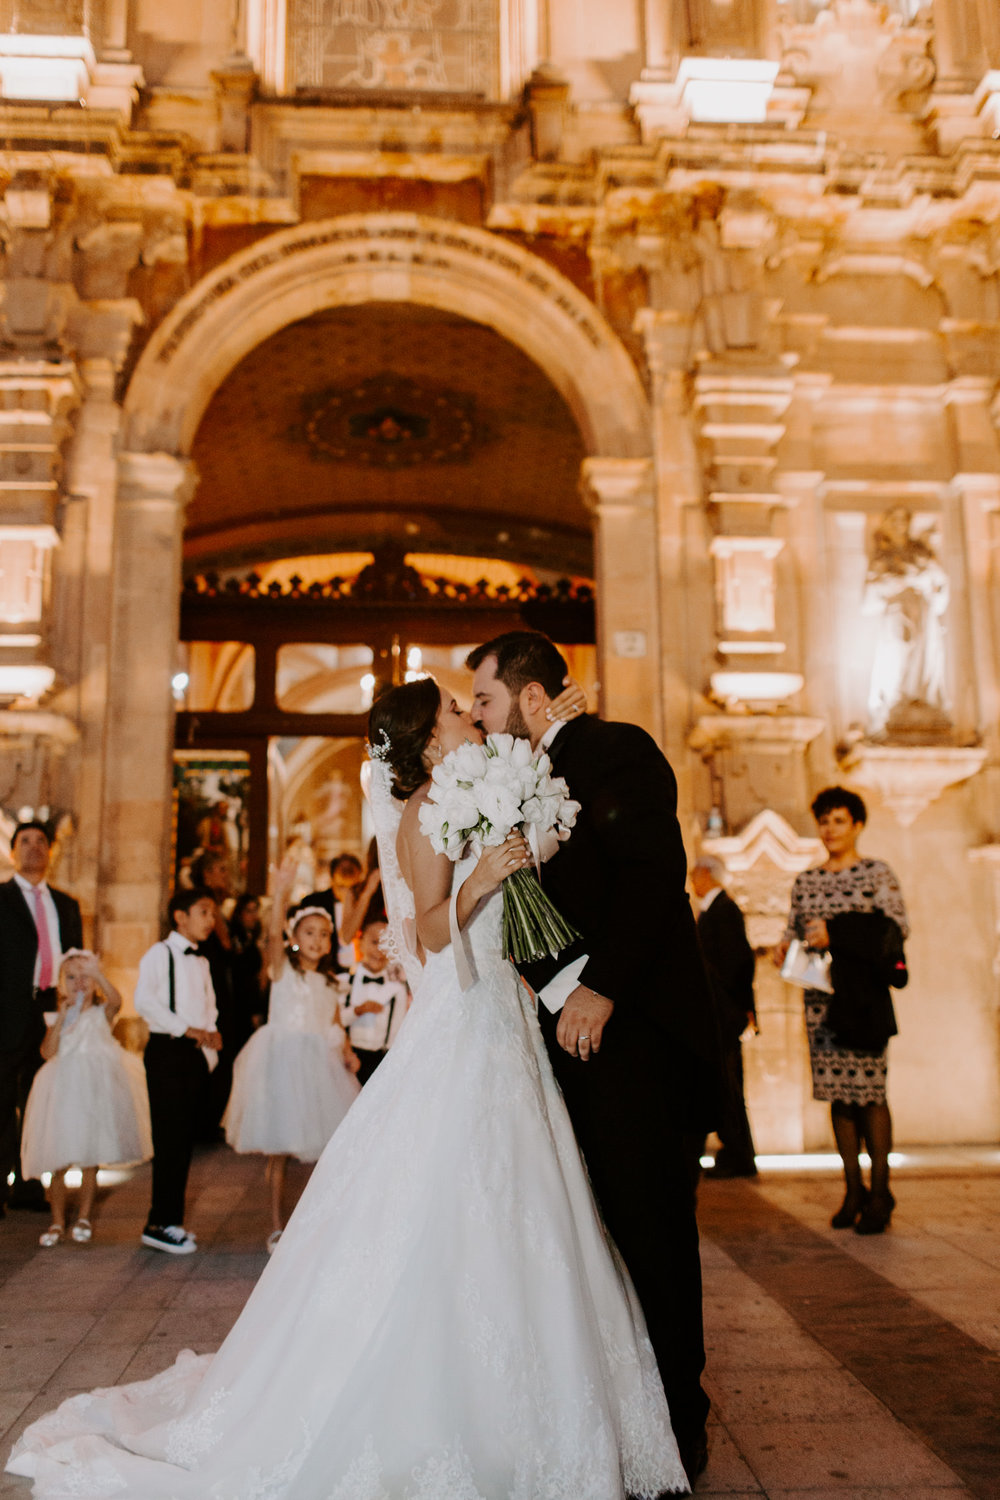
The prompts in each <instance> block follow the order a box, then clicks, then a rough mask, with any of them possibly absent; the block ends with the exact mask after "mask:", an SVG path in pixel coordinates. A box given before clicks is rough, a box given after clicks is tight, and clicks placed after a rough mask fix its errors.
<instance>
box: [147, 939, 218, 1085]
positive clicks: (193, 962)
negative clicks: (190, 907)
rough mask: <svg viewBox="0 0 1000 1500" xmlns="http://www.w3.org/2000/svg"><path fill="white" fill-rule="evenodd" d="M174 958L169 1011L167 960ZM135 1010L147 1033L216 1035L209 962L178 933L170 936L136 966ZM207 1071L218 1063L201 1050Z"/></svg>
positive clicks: (213, 1055) (208, 1050)
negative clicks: (188, 1032)
mask: <svg viewBox="0 0 1000 1500" xmlns="http://www.w3.org/2000/svg"><path fill="white" fill-rule="evenodd" d="M168 948H169V949H170V951H171V953H172V954H173V956H174V1006H175V1009H174V1010H171V1009H170V959H169V956H168V954H167V949H168ZM134 1000H135V1008H136V1010H137V1011H138V1013H139V1015H140V1016H142V1018H143V1020H144V1021H145V1022H146V1023H147V1024H148V1026H149V1029H150V1031H158V1032H161V1033H163V1034H165V1035H166V1036H183V1035H184V1033H185V1032H186V1031H187V1029H188V1027H189V1026H191V1027H193V1028H194V1029H195V1030H196V1031H215V1029H216V1024H217V1020H218V1012H217V1010H216V1006H215V991H214V990H213V988H212V972H211V970H210V969H209V967H208V959H207V958H201V957H200V956H199V955H198V954H197V953H196V952H195V950H194V946H193V945H192V944H191V943H189V942H188V940H187V938H186V937H182V936H181V934H180V933H179V932H176V931H175V932H172V933H171V934H170V936H169V937H168V938H167V939H166V941H165V942H163V943H154V944H153V946H152V948H150V949H149V950H148V951H147V952H146V953H144V954H143V956H142V958H141V960H140V962H139V977H138V979H137V980H136V984H135V996H134ZM201 1050H202V1051H203V1052H204V1054H205V1058H206V1061H207V1062H208V1065H209V1067H210V1068H213V1067H214V1066H215V1064H216V1062H217V1061H218V1054H217V1053H216V1052H215V1050H214V1048H212V1047H203V1048H202V1049H201Z"/></svg>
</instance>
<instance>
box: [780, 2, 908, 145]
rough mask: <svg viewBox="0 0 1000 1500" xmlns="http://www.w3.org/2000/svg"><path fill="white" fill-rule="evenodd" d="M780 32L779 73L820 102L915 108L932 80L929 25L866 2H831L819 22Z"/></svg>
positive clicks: (867, 111)
mask: <svg viewBox="0 0 1000 1500" xmlns="http://www.w3.org/2000/svg"><path fill="white" fill-rule="evenodd" d="M780 30H781V36H782V42H783V51H782V57H781V76H783V77H788V78H790V79H792V80H794V81H795V82H796V83H800V84H806V85H808V86H809V87H810V88H812V89H813V91H814V98H815V101H816V103H817V104H818V105H820V106H824V107H829V105H830V104H831V103H832V102H833V101H834V100H835V101H836V105H837V107H838V109H841V108H844V107H845V106H846V107H852V106H856V107H857V108H858V109H860V110H862V111H863V112H864V113H865V114H866V115H867V116H868V117H869V118H870V116H871V111H872V106H873V104H875V105H876V106H881V108H883V109H904V110H908V111H913V112H916V111H918V110H919V108H920V107H921V105H922V103H923V102H924V101H925V100H926V97H927V94H928V91H929V90H930V87H931V84H932V83H933V81H934V62H933V59H932V58H931V57H930V55H929V52H928V49H929V46H930V43H931V40H932V36H933V33H932V31H931V29H930V27H929V26H901V25H900V20H899V17H898V16H896V15H893V14H892V13H891V12H890V9H889V7H888V6H876V5H873V4H871V3H870V0H833V3H832V4H831V5H830V7H829V9H828V12H827V14H826V16H825V17H824V21H823V24H821V25H817V26H812V25H807V26H802V25H795V24H794V23H793V24H791V25H789V24H787V23H786V24H785V25H784V26H783V27H781V28H780Z"/></svg>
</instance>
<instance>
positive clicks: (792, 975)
mask: <svg viewBox="0 0 1000 1500" xmlns="http://www.w3.org/2000/svg"><path fill="white" fill-rule="evenodd" d="M781 977H782V979H787V980H788V983H789V984H798V985H801V986H802V988H803V989H804V990H822V991H823V993H824V994H825V995H832V994H833V985H832V984H831V983H830V955H829V953H826V952H824V953H821V952H819V950H818V949H816V948H807V947H806V945H805V943H803V942H801V941H800V940H799V939H798V938H792V941H791V942H790V943H789V945H788V952H787V953H786V954H785V962H784V963H783V964H782V966H781Z"/></svg>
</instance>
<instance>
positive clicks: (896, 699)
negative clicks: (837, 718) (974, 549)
mask: <svg viewBox="0 0 1000 1500" xmlns="http://www.w3.org/2000/svg"><path fill="white" fill-rule="evenodd" d="M912 523H913V516H912V514H911V512H910V511H909V510H908V509H907V508H906V506H905V505H896V506H893V508H892V509H891V510H888V511H886V513H885V514H884V515H883V516H881V517H880V518H879V521H878V524H877V525H876V527H875V531H874V534H873V536H872V547H871V555H870V557H869V560H868V572H867V574H866V577H865V591H864V600H863V605H862V608H863V610H864V613H865V614H867V615H877V616H878V617H879V627H878V643H877V645H876V648H875V660H874V663H873V665H872V675H871V687H870V690H869V694H868V715H869V720H868V732H869V734H870V735H874V736H881V737H888V738H891V737H893V736H895V735H904V736H905V735H906V734H907V733H910V734H913V733H916V734H921V733H923V734H927V733H941V732H944V731H947V730H948V729H949V728H950V726H951V719H950V717H949V713H948V703H947V699H946V696H945V623H944V616H945V612H946V610H947V608H948V593H949V591H948V575H947V574H946V573H945V570H944V568H943V567H942V566H941V564H940V562H939V561H938V559H937V556H936V554H935V552H934V549H933V547H932V546H931V542H930V537H931V534H932V531H933V527H927V528H925V529H924V530H923V531H922V532H920V533H919V534H915V533H914V532H913V530H912Z"/></svg>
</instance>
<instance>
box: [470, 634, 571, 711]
mask: <svg viewBox="0 0 1000 1500" xmlns="http://www.w3.org/2000/svg"><path fill="white" fill-rule="evenodd" d="M489 656H495V657H496V662H497V677H498V679H499V680H500V681H501V682H502V683H503V685H504V687H505V688H506V689H507V691H508V693H510V695H511V697H512V698H516V697H517V696H518V694H519V693H520V691H521V689H522V688H525V687H527V686H528V683H529V682H540V683H541V685H542V687H543V688H544V689H545V691H546V692H547V693H548V695H549V697H550V698H558V697H559V694H560V693H561V692H562V690H563V678H564V677H565V676H566V673H567V671H568V670H569V669H568V667H567V666H566V662H565V660H564V659H563V657H562V655H561V654H560V652H559V650H558V648H557V647H555V646H554V645H553V644H552V642H551V641H550V640H549V638H548V636H547V635H542V633H541V631H540V630H508V631H507V632H506V634H505V635H495V636H494V637H493V639H492V640H491V641H487V642H486V643H485V645H482V646H477V647H476V649H475V651H470V652H469V654H468V656H467V657H466V658H465V665H466V666H467V667H468V669H469V671H470V672H474V671H475V670H476V668H477V667H479V666H481V665H482V663H483V662H484V661H485V660H486V659H487V657H489Z"/></svg>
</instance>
